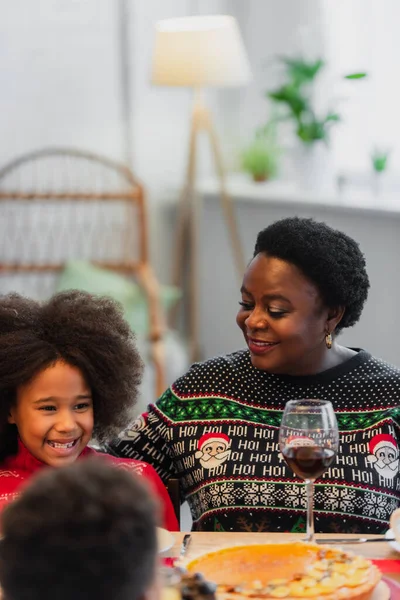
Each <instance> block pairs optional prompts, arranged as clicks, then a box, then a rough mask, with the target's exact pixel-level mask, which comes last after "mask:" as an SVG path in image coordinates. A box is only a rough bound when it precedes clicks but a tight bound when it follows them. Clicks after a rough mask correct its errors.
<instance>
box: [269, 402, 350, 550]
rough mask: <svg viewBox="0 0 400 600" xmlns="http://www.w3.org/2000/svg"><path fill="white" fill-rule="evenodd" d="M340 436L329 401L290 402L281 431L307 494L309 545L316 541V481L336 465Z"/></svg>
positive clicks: (284, 451)
mask: <svg viewBox="0 0 400 600" xmlns="http://www.w3.org/2000/svg"><path fill="white" fill-rule="evenodd" d="M338 446H339V433H338V426H337V421H336V416H335V413H334V411H333V406H332V404H331V403H330V402H328V401H327V400H289V401H288V402H287V403H286V406H285V410H284V412H283V416H282V422H281V427H280V430H279V447H280V450H281V452H282V455H283V457H284V459H285V461H286V462H287V464H288V465H289V467H290V468H291V469H292V471H293V472H294V473H295V474H296V475H297V476H298V477H301V479H304V481H305V484H306V490H307V533H306V540H305V541H307V542H312V541H314V514H313V512H314V481H315V480H316V479H317V478H318V477H320V476H321V475H322V473H324V471H326V469H328V468H329V467H330V466H331V464H332V463H333V461H334V459H335V456H336V454H337V451H338Z"/></svg>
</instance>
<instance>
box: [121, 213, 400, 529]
mask: <svg viewBox="0 0 400 600" xmlns="http://www.w3.org/2000/svg"><path fill="white" fill-rule="evenodd" d="M368 288H369V281H368V276H367V273H366V270H365V261H364V257H363V255H362V253H361V252H360V249H359V247H358V245H357V243H356V242H355V241H354V240H352V239H351V238H349V237H348V236H347V235H345V234H343V233H341V232H339V231H335V230H333V229H331V228H330V227H328V226H327V225H325V224H324V223H318V222H315V221H313V220H311V219H300V218H290V219H284V220H281V221H278V222H276V223H274V224H272V225H271V226H269V227H267V228H266V229H264V230H263V231H261V232H260V233H259V235H258V238H257V242H256V245H255V250H254V256H253V259H252V260H251V262H250V264H249V265H248V268H247V270H246V272H245V275H244V278H243V285H242V288H241V300H240V302H239V304H240V308H239V312H238V315H237V324H238V325H239V327H240V328H241V330H242V331H243V335H244V339H245V341H246V344H247V349H246V350H240V351H238V352H234V353H232V354H229V355H227V356H221V357H218V358H214V359H211V360H208V361H206V362H204V363H198V364H195V365H193V366H192V368H191V369H190V370H189V371H188V373H187V374H186V375H184V376H183V377H181V378H180V379H178V380H177V381H176V382H175V383H174V384H173V385H172V386H171V388H170V389H169V390H167V391H166V392H165V393H164V394H163V396H162V397H161V398H160V399H159V400H158V402H157V403H156V404H155V405H151V406H150V407H149V412H148V413H147V414H145V415H143V416H142V417H141V418H140V419H139V420H138V421H137V422H136V423H135V424H133V426H132V427H131V429H130V430H128V431H127V432H125V434H124V435H123V436H121V439H120V440H119V441H118V442H117V443H115V444H114V450H115V451H116V452H117V453H119V454H120V455H121V456H135V457H138V458H141V459H144V460H147V461H149V462H151V463H152V464H153V465H154V466H155V467H156V468H157V470H158V472H159V473H160V474H161V475H162V477H164V478H165V479H168V478H169V477H178V478H179V479H180V484H181V490H182V496H183V498H185V499H187V501H188V502H189V505H190V508H191V512H192V516H193V521H194V529H197V530H221V531H222V530H226V531H232V530H233V531H241V530H245V531H262V530H269V531H292V532H295V531H303V530H305V521H306V514H305V502H306V501H305V492H304V486H302V485H301V484H300V482H299V479H297V478H296V477H295V476H294V475H293V473H292V471H291V470H290V468H289V467H288V466H287V465H286V463H285V461H284V460H283V458H282V456H281V455H280V453H279V446H278V433H279V425H280V421H281V417H282V411H283V409H284V407H285V403H286V402H287V401H288V400H292V399H301V398H320V399H326V400H330V401H331V402H332V404H333V407H334V409H335V411H336V415H337V419H338V423H339V429H340V432H341V435H340V447H339V453H338V456H337V459H336V462H335V463H334V464H333V465H332V466H331V467H330V468H329V469H328V470H327V471H326V472H325V473H324V475H323V476H322V477H321V478H320V479H319V480H317V485H316V488H315V526H316V531H324V532H336V531H337V532H339V531H341V532H364V533H380V532H383V531H384V530H386V529H387V522H388V519H389V517H390V514H391V513H392V511H393V510H394V509H395V508H397V507H398V506H399V505H400V478H399V444H398V441H399V435H400V434H399V426H400V410H399V398H400V370H399V369H397V368H396V367H393V366H391V365H389V364H387V363H385V362H383V361H382V360H379V359H377V358H373V357H372V356H371V355H370V354H369V353H368V352H366V351H365V350H360V349H356V348H346V347H344V346H341V345H340V344H338V343H337V336H338V334H339V333H340V331H341V330H342V329H343V328H345V327H350V326H352V325H354V324H355V323H356V322H357V321H358V319H359V317H360V315H361V311H362V308H363V305H364V302H365V300H366V298H367V293H368ZM221 335H223V332H221Z"/></svg>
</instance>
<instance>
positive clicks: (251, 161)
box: [241, 121, 280, 182]
mask: <svg viewBox="0 0 400 600" xmlns="http://www.w3.org/2000/svg"><path fill="white" fill-rule="evenodd" d="M275 137H276V136H275V123H274V122H273V121H270V122H269V123H267V125H265V126H264V127H260V128H259V129H257V131H256V133H255V135H254V138H253V140H252V141H251V142H250V143H249V144H248V145H247V146H246V147H245V148H244V150H243V151H242V154H241V162H242V168H243V170H244V171H246V172H247V173H249V174H250V175H251V176H252V178H253V181H256V182H262V181H267V180H269V179H273V178H274V177H276V174H277V171H278V159H279V154H280V149H279V147H278V145H277V143H276V139H275Z"/></svg>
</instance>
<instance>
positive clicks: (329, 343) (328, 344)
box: [325, 331, 332, 350]
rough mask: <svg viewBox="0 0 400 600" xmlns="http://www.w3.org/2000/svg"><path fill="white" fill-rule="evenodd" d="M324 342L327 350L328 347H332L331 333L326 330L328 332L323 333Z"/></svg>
mask: <svg viewBox="0 0 400 600" xmlns="http://www.w3.org/2000/svg"><path fill="white" fill-rule="evenodd" d="M325 344H326V347H327V348H328V350H329V349H330V348H332V334H331V333H329V331H328V333H327V334H326V335H325Z"/></svg>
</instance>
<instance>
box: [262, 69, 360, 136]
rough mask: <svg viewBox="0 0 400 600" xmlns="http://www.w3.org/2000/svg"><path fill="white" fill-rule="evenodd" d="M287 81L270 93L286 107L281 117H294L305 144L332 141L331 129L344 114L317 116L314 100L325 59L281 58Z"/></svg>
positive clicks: (350, 77) (331, 113) (356, 74)
mask: <svg viewBox="0 0 400 600" xmlns="http://www.w3.org/2000/svg"><path fill="white" fill-rule="evenodd" d="M280 61H281V62H282V64H283V66H284V68H285V76H286V81H285V82H284V83H283V84H282V85H280V86H279V87H278V88H276V89H275V90H272V91H269V92H267V94H266V95H267V96H268V98H270V99H271V100H272V101H273V102H275V103H278V104H280V105H281V106H284V107H285V108H286V113H284V114H283V115H281V117H280V119H281V120H283V119H291V120H293V122H294V124H295V128H296V129H295V131H296V135H297V138H298V139H299V140H300V141H301V142H302V143H303V144H305V145H310V144H312V143H314V142H317V141H323V142H325V143H327V142H328V140H329V132H330V129H331V127H332V125H334V124H335V123H338V122H339V121H340V115H339V114H338V113H337V112H336V111H333V110H328V111H326V112H325V113H324V114H320V115H317V113H316V111H315V109H314V107H313V103H312V91H313V84H314V83H315V80H316V79H317V77H318V75H319V73H320V72H321V70H322V69H323V68H324V67H325V62H324V61H323V60H322V59H318V60H315V61H308V60H305V59H303V58H287V57H282V58H280ZM364 77H366V74H365V73H352V74H349V75H345V78H346V79H350V80H351V79H362V78H364Z"/></svg>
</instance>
